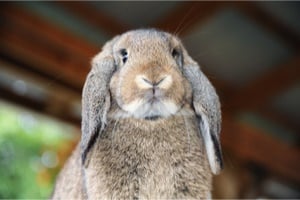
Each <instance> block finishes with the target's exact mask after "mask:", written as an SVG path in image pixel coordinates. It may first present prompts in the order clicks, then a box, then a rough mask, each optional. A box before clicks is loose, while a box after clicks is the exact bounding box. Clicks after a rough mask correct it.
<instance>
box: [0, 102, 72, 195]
mask: <svg viewBox="0 0 300 200" xmlns="http://www.w3.org/2000/svg"><path fill="white" fill-rule="evenodd" d="M74 131H75V129H74V128H73V129H72V128H71V127H69V126H66V125H64V124H62V123H58V122H55V121H53V120H50V119H47V118H44V117H42V116H37V115H34V114H32V113H29V112H26V111H22V110H18V109H15V108H13V107H11V106H8V105H7V104H2V103H1V104H0V199H3V198H7V199H8V198H9V199H16V198H17V199H20V198H26V199H28V198H31V199H32V198H35V199H36V198H48V197H49V195H50V193H51V191H52V188H53V182H54V178H55V176H56V174H57V172H58V170H59V169H58V168H59V165H60V164H61V163H59V162H60V159H59V157H58V152H57V151H58V149H59V148H61V147H62V146H65V145H67V144H68V143H70V142H72V140H74V138H75V137H74V136H75V135H74V134H71V132H74ZM68 132H69V134H67V133H68Z"/></svg>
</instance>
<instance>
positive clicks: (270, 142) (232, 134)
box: [222, 115, 300, 184]
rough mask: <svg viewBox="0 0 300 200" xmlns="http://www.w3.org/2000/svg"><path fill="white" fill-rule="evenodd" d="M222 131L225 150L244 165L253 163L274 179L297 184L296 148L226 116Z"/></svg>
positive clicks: (299, 166)
mask: <svg viewBox="0 0 300 200" xmlns="http://www.w3.org/2000/svg"><path fill="white" fill-rule="evenodd" d="M222 127H223V128H222V145H223V148H224V149H226V150H229V151H230V152H232V154H234V155H235V156H236V157H237V158H238V159H240V160H242V161H244V162H246V163H249V162H255V163H257V164H259V165H261V166H263V167H264V168H265V169H267V170H268V171H269V172H270V173H272V174H274V175H276V176H280V177H281V178H284V179H286V180H290V181H293V182H296V183H298V184H299V183H300V173H299V169H300V162H299V158H300V149H299V147H297V146H290V145H288V144H285V143H283V142H281V141H279V140H277V139H275V138H273V137H271V136H270V135H269V134H268V133H266V132H264V131H263V130H260V129H258V128H255V127H252V126H250V125H249V124H245V123H242V122H239V123H237V122H235V119H233V118H232V117H231V116H229V115H225V117H224V122H223V126H222ZM225 167H226V166H225Z"/></svg>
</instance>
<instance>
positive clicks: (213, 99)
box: [183, 49, 223, 174]
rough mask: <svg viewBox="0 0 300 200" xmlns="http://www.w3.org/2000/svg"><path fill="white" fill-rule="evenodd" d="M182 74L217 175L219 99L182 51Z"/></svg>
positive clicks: (219, 128)
mask: <svg viewBox="0 0 300 200" xmlns="http://www.w3.org/2000/svg"><path fill="white" fill-rule="evenodd" d="M183 73H184V75H185V76H186V78H187V79H188V80H189V82H190V84H191V86H192V90H193V107H194V110H195V113H196V116H197V120H198V124H199V129H200V131H201V135H202V138H203V140H204V145H205V149H206V154H207V157H208V161H209V164H210V168H211V171H212V172H213V173H214V174H218V173H219V172H220V170H221V169H222V168H223V158H222V152H221V146H220V131H221V109H220V101H219V97H218V95H217V93H216V91H215V89H214V87H213V86H212V84H211V83H210V81H209V80H208V79H207V77H206V76H205V75H204V74H203V72H202V71H201V70H200V67H199V65H198V64H197V63H196V62H195V61H194V60H193V59H192V58H191V57H190V56H189V55H188V53H187V51H186V50H185V49H183Z"/></svg>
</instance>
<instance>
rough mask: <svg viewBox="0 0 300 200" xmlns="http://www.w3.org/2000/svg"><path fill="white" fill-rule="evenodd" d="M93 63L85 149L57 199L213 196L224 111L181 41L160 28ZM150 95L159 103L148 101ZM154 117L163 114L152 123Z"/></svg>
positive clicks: (67, 170)
mask: <svg viewBox="0 0 300 200" xmlns="http://www.w3.org/2000/svg"><path fill="white" fill-rule="evenodd" d="M122 49H126V50H127V52H128V60H127V61H126V62H122V57H121V55H120V50H122ZM174 49H178V51H180V52H179V53H180V56H181V57H177V56H174V55H173V53H172V51H173V50H174ZM92 65H93V68H92V70H91V72H90V73H89V75H88V77H87V80H86V83H85V86H84V89H83V101H82V104H83V110H82V117H83V121H82V139H81V143H80V145H78V147H77V148H76V150H75V151H74V153H73V154H72V156H71V157H70V159H69V160H68V162H67V163H66V165H65V166H64V169H63V170H62V171H61V173H60V175H59V177H58V179H57V182H56V186H55V190H54V193H53V196H52V198H53V199H87V198H89V199H204V198H205V199H206V198H210V192H211V190H212V187H211V185H212V172H213V173H215V174H216V173H218V172H219V170H220V169H221V161H222V158H221V152H220V149H219V130H220V123H221V115H220V105H219V100H218V96H217V95H216V92H215V90H214V88H213V87H212V86H211V84H210V82H209V81H208V79H207V78H206V77H205V75H204V74H203V73H202V72H201V71H200V69H199V66H198V65H197V63H196V62H195V61H193V60H192V59H191V58H190V57H189V56H188V55H187V52H186V50H185V49H184V47H183V46H182V45H181V43H180V41H179V40H178V39H177V38H176V37H174V36H172V35H171V34H168V33H165V32H159V31H156V30H137V31H131V32H127V33H125V34H123V35H121V36H117V37H116V38H114V39H113V40H112V41H110V42H108V43H107V44H106V45H105V47H104V48H103V51H102V52H100V53H99V54H98V55H97V56H96V57H95V58H94V59H93V62H92ZM139 77H142V78H141V79H139ZM166 77H167V78H166ZM144 78H145V79H147V80H146V81H145V80H144ZM161 80H163V81H162V82H161V84H157V85H156V86H154V85H155V84H156V83H158V82H160V81H161ZM148 81H149V82H150V87H148V86H149V84H148ZM154 90H155V92H154ZM149 96H150V98H149ZM152 97H155V98H157V99H158V101H157V102H158V103H157V102H155V101H154V103H153V104H151V103H149V102H150V100H152V99H151V98H152ZM139 102H143V103H141V104H139ZM161 102H163V103H161ZM137 105H140V107H138V106H137ZM157 105H158V106H157ZM155 106H157V107H155ZM140 108H141V109H140ZM149 108H150V111H148V110H147V109H149ZM151 109H152V110H151ZM152 111H153V113H154V114H153V113H152ZM169 111H170V112H169ZM136 113H138V114H136ZM152 114H153V115H154V116H155V115H157V114H158V115H159V116H158V118H155V119H154V118H147V117H148V115H149V116H150V117H153V116H152ZM208 150H209V151H208Z"/></svg>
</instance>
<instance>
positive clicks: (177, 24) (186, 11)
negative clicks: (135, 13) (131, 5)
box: [153, 1, 226, 36]
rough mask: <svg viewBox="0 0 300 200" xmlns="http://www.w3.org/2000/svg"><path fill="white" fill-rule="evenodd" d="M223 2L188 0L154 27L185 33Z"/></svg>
mask: <svg viewBox="0 0 300 200" xmlns="http://www.w3.org/2000/svg"><path fill="white" fill-rule="evenodd" d="M224 4H226V3H224V2H204V1H188V2H183V3H181V5H180V6H178V7H177V9H175V10H174V11H172V12H170V14H168V15H167V16H165V17H164V18H163V19H162V20H160V21H159V22H158V23H157V24H153V26H154V27H157V28H159V29H162V30H165V31H168V32H170V33H174V34H176V35H181V36H182V35H184V34H186V33H187V32H188V31H189V30H190V29H191V28H192V27H194V26H195V25H196V24H200V23H201V22H204V21H205V20H206V19H208V18H209V17H212V16H213V15H214V14H215V12H216V11H218V10H219V9H220V8H222V7H223V6H224Z"/></svg>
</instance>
